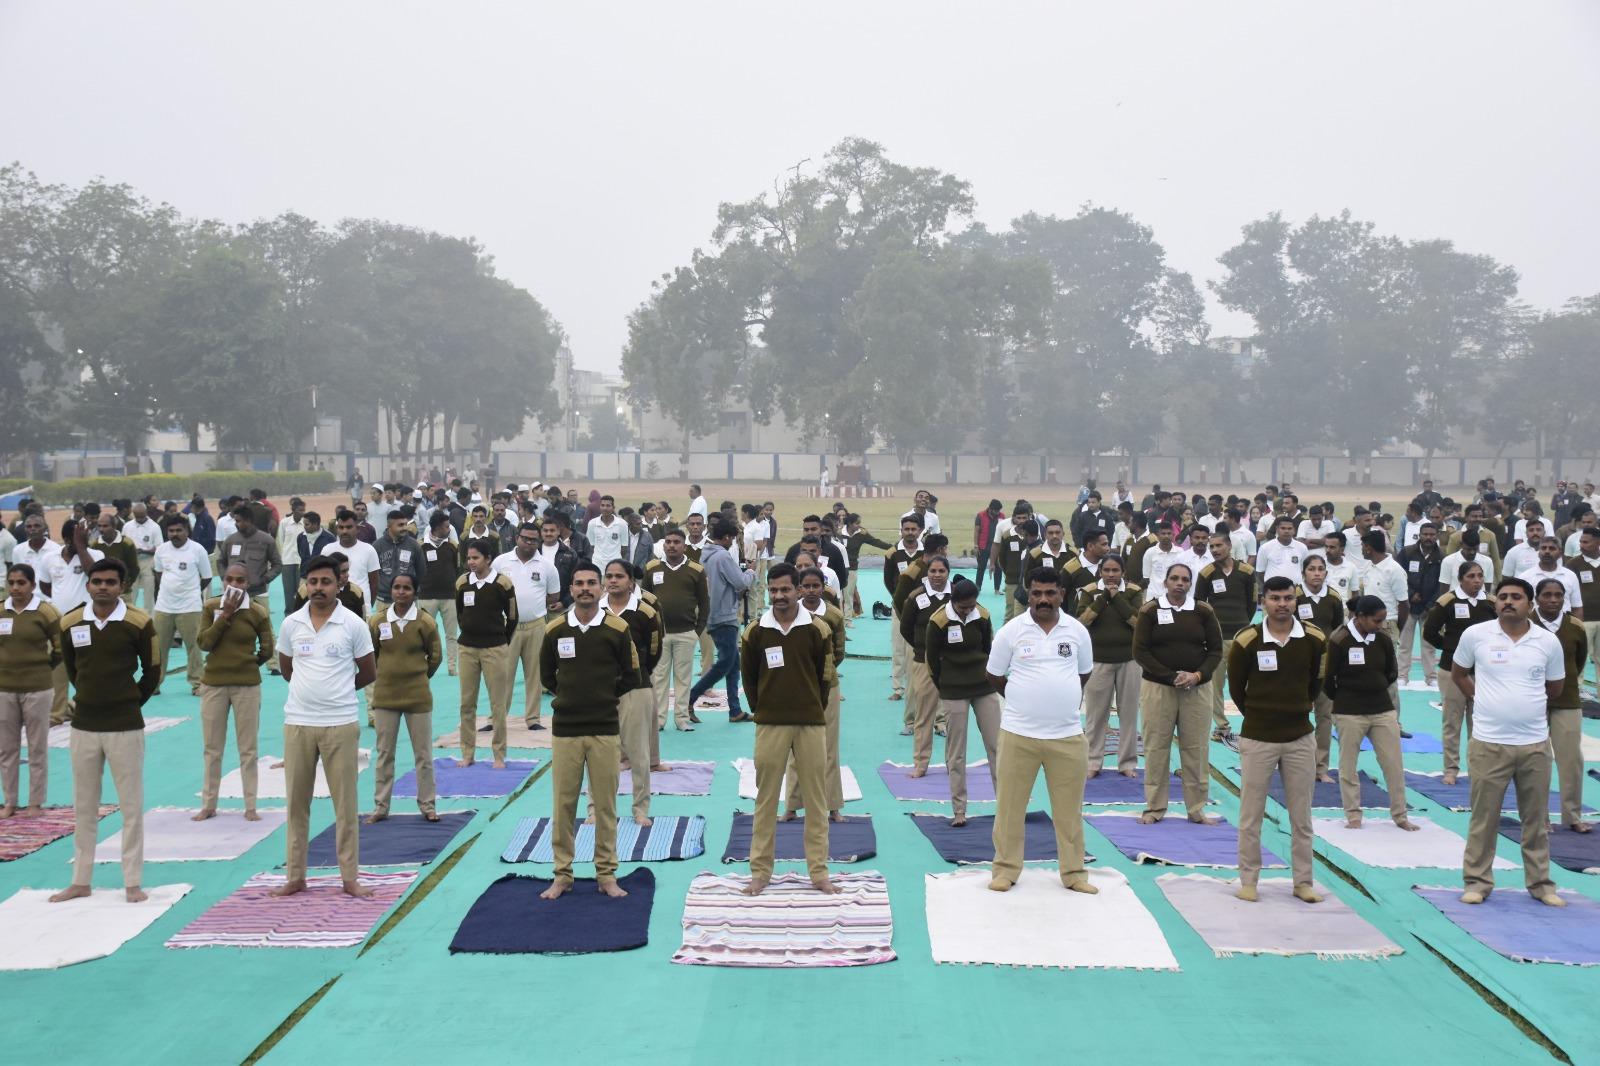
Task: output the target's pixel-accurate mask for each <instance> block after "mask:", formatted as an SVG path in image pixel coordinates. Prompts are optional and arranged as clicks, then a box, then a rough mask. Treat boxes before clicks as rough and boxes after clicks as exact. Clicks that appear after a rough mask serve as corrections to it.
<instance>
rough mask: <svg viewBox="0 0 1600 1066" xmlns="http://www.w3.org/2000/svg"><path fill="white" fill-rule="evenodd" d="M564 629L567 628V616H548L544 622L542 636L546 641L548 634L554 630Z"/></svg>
mask: <svg viewBox="0 0 1600 1066" xmlns="http://www.w3.org/2000/svg"><path fill="white" fill-rule="evenodd" d="M565 628H567V616H566V615H565V614H553V615H550V616H549V619H548V620H547V621H546V622H545V626H544V635H545V637H546V639H548V638H549V636H550V634H552V633H554V632H555V631H556V630H558V629H565Z"/></svg>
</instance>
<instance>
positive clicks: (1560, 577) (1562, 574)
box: [1516, 564, 1583, 611]
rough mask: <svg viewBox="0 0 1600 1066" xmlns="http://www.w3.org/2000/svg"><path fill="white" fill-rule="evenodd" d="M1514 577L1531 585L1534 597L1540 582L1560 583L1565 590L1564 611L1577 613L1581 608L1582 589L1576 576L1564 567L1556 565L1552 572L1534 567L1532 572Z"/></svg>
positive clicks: (1528, 571) (1526, 571)
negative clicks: (1553, 580) (1550, 579)
mask: <svg viewBox="0 0 1600 1066" xmlns="http://www.w3.org/2000/svg"><path fill="white" fill-rule="evenodd" d="M1516 576H1518V577H1520V578H1522V579H1523V580H1524V581H1526V582H1527V583H1528V584H1530V585H1532V586H1533V589H1534V593H1535V595H1537V594H1538V591H1539V583H1540V582H1541V581H1544V580H1546V579H1549V578H1554V579H1555V580H1557V581H1559V582H1561V584H1562V586H1563V587H1564V588H1565V589H1566V590H1567V598H1566V601H1565V606H1566V609H1567V610H1569V611H1577V610H1581V609H1582V608H1583V589H1582V587H1581V586H1580V585H1579V584H1578V575H1577V574H1575V573H1573V572H1572V571H1571V570H1568V569H1567V568H1566V567H1565V566H1561V565H1560V564H1557V566H1556V568H1555V569H1554V570H1541V569H1539V567H1538V566H1535V567H1534V568H1533V569H1532V570H1524V571H1523V572H1522V573H1520V574H1518V575H1516Z"/></svg>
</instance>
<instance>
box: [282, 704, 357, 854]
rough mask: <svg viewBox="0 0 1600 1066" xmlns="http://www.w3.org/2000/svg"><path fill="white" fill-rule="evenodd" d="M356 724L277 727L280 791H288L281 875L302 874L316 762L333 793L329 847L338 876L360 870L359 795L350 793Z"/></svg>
mask: <svg viewBox="0 0 1600 1066" xmlns="http://www.w3.org/2000/svg"><path fill="white" fill-rule="evenodd" d="M360 743H361V726H360V725H359V724H358V723H356V722H348V723H346V724H344V725H330V726H314V725H287V724H286V725H285V726H284V727H283V777H284V791H285V792H286V793H287V794H288V797H289V800H288V807H289V846H288V861H287V863H285V865H286V866H287V867H288V869H287V871H286V872H287V875H288V878H289V880H291V881H303V880H305V876H306V839H307V830H308V828H309V826H310V823H311V794H312V792H313V791H315V788H316V783H317V762H318V761H319V760H320V761H321V763H322V774H323V776H324V777H326V778H327V779H328V794H329V795H330V796H332V797H333V824H334V850H335V851H336V852H337V854H338V858H339V877H340V879H341V880H343V881H347V882H354V881H355V880H356V878H357V876H358V875H359V873H360V869H359V867H360V857H361V852H360V839H359V833H360V821H361V801H360V800H359V799H358V798H357V797H356V775H357V773H358V770H357V765H356V752H357V749H358V748H359V747H360Z"/></svg>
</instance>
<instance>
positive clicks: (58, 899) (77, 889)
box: [50, 885, 90, 903]
mask: <svg viewBox="0 0 1600 1066" xmlns="http://www.w3.org/2000/svg"><path fill="white" fill-rule="evenodd" d="M89 892H90V889H89V886H88V885H68V886H67V887H66V888H63V889H62V890H61V891H60V892H57V893H56V894H55V895H53V896H51V897H50V902H51V903H65V902H66V901H67V900H69V899H79V898H81V897H83V896H87V895H88V894H89Z"/></svg>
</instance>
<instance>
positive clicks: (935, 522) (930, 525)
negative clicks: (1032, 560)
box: [900, 507, 1044, 536]
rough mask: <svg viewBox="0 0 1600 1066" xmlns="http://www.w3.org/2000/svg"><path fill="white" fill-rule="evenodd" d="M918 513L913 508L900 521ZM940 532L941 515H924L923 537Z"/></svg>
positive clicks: (933, 512)
mask: <svg viewBox="0 0 1600 1066" xmlns="http://www.w3.org/2000/svg"><path fill="white" fill-rule="evenodd" d="M916 513H917V509H916V508H915V507H913V508H912V509H911V510H909V511H907V512H906V513H905V514H903V515H901V516H900V521H902V522H904V521H905V520H906V517H907V516H908V515H914V514H916ZM1039 528H1040V529H1041V530H1042V529H1044V519H1043V518H1041V519H1039ZM939 531H940V530H939V514H938V512H936V511H929V512H927V513H926V514H924V515H923V516H922V535H923V536H927V535H928V534H929V533H938V532H939Z"/></svg>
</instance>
